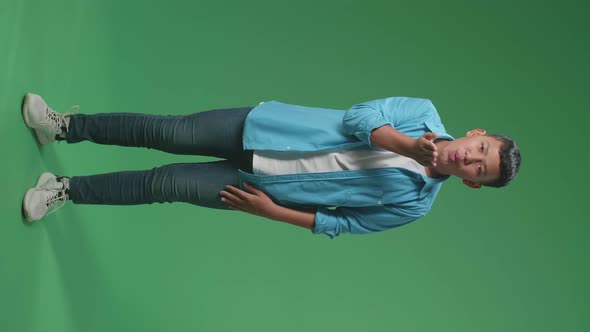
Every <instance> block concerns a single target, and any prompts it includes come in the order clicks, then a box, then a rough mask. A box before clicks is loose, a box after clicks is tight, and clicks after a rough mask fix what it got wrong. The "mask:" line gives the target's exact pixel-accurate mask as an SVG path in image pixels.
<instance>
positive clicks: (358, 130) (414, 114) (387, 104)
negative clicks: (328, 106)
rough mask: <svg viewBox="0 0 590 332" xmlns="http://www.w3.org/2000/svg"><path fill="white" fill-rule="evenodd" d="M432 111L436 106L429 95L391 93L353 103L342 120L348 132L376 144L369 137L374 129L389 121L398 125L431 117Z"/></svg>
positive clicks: (434, 110) (396, 126) (367, 142)
mask: <svg viewBox="0 0 590 332" xmlns="http://www.w3.org/2000/svg"><path fill="white" fill-rule="evenodd" d="M433 114H436V109H435V108H434V105H433V104H432V102H431V101H430V100H428V99H421V98H410V97H390V98H385V99H378V100H373V101H368V102H366V103H362V104H358V105H354V106H353V107H351V108H350V109H349V110H347V111H346V113H345V114H344V117H343V119H342V124H343V126H344V131H345V133H346V134H348V135H354V136H356V137H357V138H358V139H359V140H361V141H362V142H364V143H366V144H367V145H369V146H371V147H373V148H376V147H375V146H373V145H372V144H371V140H370V137H371V131H373V130H374V129H377V128H379V127H382V126H384V125H387V124H388V125H390V126H392V127H393V128H399V127H400V126H402V125H403V124H405V123H408V122H415V121H420V120H423V119H424V120H425V119H428V118H430V117H432V116H433Z"/></svg>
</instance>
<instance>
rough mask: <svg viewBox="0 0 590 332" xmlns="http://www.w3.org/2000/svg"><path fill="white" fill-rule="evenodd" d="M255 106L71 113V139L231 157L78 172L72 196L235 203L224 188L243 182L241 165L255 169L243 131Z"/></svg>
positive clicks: (114, 201)
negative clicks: (165, 111)
mask: <svg viewBox="0 0 590 332" xmlns="http://www.w3.org/2000/svg"><path fill="white" fill-rule="evenodd" d="M252 109H253V107H243V108H231V109H218V110H211V111H206V112H200V113H194V114H189V115H182V116H172V115H147V114H138V113H105V114H94V115H84V114H75V115H72V116H71V117H70V126H69V128H68V131H67V132H66V134H65V140H66V141H67V142H68V143H78V142H81V141H90V142H94V143H98V144H110V145H120V146H134V147H145V148H148V149H156V150H161V151H165V152H169V153H174V154H184V155H202V156H211V157H218V158H224V159H227V160H220V161H213V162H203V163H181V164H170V165H165V166H161V167H156V168H152V169H150V170H143V171H123V172H115V173H106V174H98V175H90V176H74V177H72V178H71V181H70V192H69V198H70V200H72V201H73V202H74V203H76V204H109V205H135V204H151V203H164V202H186V203H191V204H196V205H200V206H205V207H209V208H215V209H229V208H228V207H227V205H226V204H225V203H223V202H221V200H220V199H221V195H220V194H219V191H221V190H223V189H224V187H225V185H227V184H231V185H234V186H238V169H241V170H243V171H246V172H250V173H252V152H253V151H251V150H243V146H242V133H243V128H244V122H245V120H246V116H247V115H248V113H249V112H250V111H251V110H252Z"/></svg>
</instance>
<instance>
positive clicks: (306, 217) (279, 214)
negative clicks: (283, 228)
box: [265, 204, 316, 229]
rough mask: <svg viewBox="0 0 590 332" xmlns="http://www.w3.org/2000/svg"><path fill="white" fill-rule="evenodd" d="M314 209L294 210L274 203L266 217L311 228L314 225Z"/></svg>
mask: <svg viewBox="0 0 590 332" xmlns="http://www.w3.org/2000/svg"><path fill="white" fill-rule="evenodd" d="M315 214H316V209H308V210H303V209H301V210H296V209H291V208H287V207H284V206H280V205H278V204H275V205H274V206H273V208H272V209H271V210H270V211H269V213H268V214H267V215H265V217H266V218H269V219H272V220H276V221H282V222H286V223H289V224H291V225H295V226H300V227H304V228H307V229H312V228H313V226H314V220H315Z"/></svg>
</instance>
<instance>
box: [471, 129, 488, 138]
mask: <svg viewBox="0 0 590 332" xmlns="http://www.w3.org/2000/svg"><path fill="white" fill-rule="evenodd" d="M486 132H487V131H486V130H485V129H479V128H475V129H471V130H470V131H468V132H467V134H466V136H467V137H471V136H475V135H485V134H486Z"/></svg>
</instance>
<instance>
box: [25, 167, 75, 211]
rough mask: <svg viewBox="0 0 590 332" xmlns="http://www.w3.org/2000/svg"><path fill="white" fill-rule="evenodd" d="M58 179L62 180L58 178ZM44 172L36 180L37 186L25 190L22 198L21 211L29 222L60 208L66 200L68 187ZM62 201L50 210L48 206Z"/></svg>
mask: <svg viewBox="0 0 590 332" xmlns="http://www.w3.org/2000/svg"><path fill="white" fill-rule="evenodd" d="M60 180H63V179H61V178H60ZM60 180H58V178H57V177H56V176H55V175H53V174H51V173H49V172H45V173H43V174H41V176H40V177H39V180H38V181H37V186H35V188H31V189H29V190H27V193H26V194H25V197H24V199H23V211H24V214H25V219H26V220H27V221H29V222H33V221H37V220H39V219H41V218H43V217H44V216H46V215H49V214H51V213H53V212H55V211H57V210H58V209H60V208H62V207H63V206H64V205H65V204H66V201H67V200H68V195H67V194H66V189H69V188H68V187H67V186H66V185H65V184H64V182H62V181H60ZM58 202H62V203H61V205H59V206H57V208H55V209H53V210H51V211H50V208H51V207H53V206H54V205H56V204H57V203H58Z"/></svg>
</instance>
